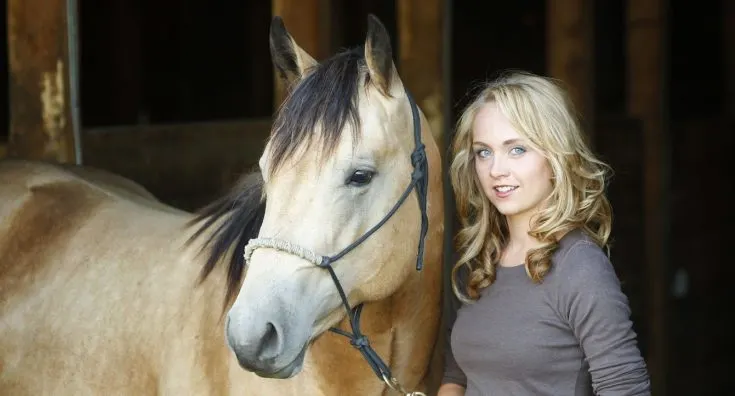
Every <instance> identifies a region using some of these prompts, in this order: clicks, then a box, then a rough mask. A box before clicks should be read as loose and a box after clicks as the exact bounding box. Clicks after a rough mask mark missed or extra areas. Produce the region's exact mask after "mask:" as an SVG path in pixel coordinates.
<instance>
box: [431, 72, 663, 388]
mask: <svg viewBox="0 0 735 396" xmlns="http://www.w3.org/2000/svg"><path fill="white" fill-rule="evenodd" d="M573 114H574V113H573V109H572V105H571V103H570V102H569V99H568V97H567V95H566V93H565V92H564V91H563V90H562V89H561V88H560V87H558V86H557V85H555V84H554V83H553V82H552V81H551V80H550V79H547V78H543V77H539V76H536V75H533V74H530V73H512V74H508V75H506V76H503V77H502V78H499V79H497V80H496V81H493V82H491V83H490V84H488V85H487V87H486V88H485V89H484V90H483V91H482V92H480V94H479V95H478V96H477V98H476V99H475V100H474V102H472V103H471V104H470V105H469V106H468V107H467V109H466V110H465V111H464V113H463V114H462V116H461V118H460V120H459V123H458V130H457V133H456V137H455V140H454V143H453V155H454V158H453V161H452V165H451V169H450V175H451V180H452V185H453V188H454V192H455V196H456V202H457V211H458V215H459V218H460V220H461V224H462V228H461V230H460V232H459V233H458V235H457V244H458V253H459V260H458V262H457V264H456V265H455V267H454V270H453V271H452V286H453V291H454V294H455V296H457V298H458V299H459V300H460V301H461V303H462V305H461V307H460V308H459V309H458V311H457V315H456V320H455V321H454V324H453V326H452V327H451V335H450V336H449V344H448V348H447V356H446V368H445V374H444V378H443V381H442V386H441V388H440V390H439V395H440V396H450V395H466V396H475V395H493V396H495V395H593V394H597V395H649V394H650V389H649V388H650V380H649V377H648V372H647V369H646V365H645V362H644V360H643V358H642V357H641V353H640V351H639V350H638V347H637V342H636V335H635V333H634V331H633V329H632V323H631V321H630V308H629V306H628V301H627V299H626V297H625V295H624V294H623V293H622V292H621V289H620V284H619V281H618V278H617V277H616V274H615V272H614V270H613V267H612V265H611V263H610V261H609V260H608V257H607V255H606V254H605V250H603V248H606V246H607V240H608V236H609V234H610V228H611V223H612V220H611V208H610V204H609V202H608V200H607V199H606V198H605V196H604V191H603V190H604V187H605V175H606V171H607V169H608V168H607V166H606V165H605V164H604V163H602V162H601V161H599V160H598V159H596V158H595V156H594V155H593V154H592V152H591V151H590V149H589V148H588V147H587V145H586V143H585V141H584V139H583V137H582V133H581V131H580V126H579V124H578V122H577V120H576V119H575V117H574V116H573ZM460 273H465V276H463V277H461V279H464V280H465V281H464V282H461V283H460V282H458V281H457V280H458V278H460V277H459V275H460Z"/></svg>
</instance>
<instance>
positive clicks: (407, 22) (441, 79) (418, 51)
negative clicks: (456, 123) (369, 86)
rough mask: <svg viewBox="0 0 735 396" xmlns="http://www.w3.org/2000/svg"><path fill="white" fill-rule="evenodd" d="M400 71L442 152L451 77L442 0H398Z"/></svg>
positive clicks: (445, 139)
mask: <svg viewBox="0 0 735 396" xmlns="http://www.w3.org/2000/svg"><path fill="white" fill-rule="evenodd" d="M397 8H398V9H397V14H398V15H397V18H396V19H397V20H398V26H397V30H398V49H397V50H398V51H397V52H398V54H397V55H398V70H399V72H400V73H401V79H402V80H403V83H404V84H405V85H406V87H407V88H408V89H409V91H410V92H411V94H412V95H413V97H414V99H415V100H416V103H417V104H418V105H419V107H421V110H423V112H424V115H425V116H426V119H427V120H428V122H429V125H431V131H432V133H433V135H434V139H435V140H436V142H437V144H438V145H439V148H440V150H441V152H444V151H445V150H444V148H445V147H446V145H447V138H446V136H445V135H446V129H447V128H446V126H445V114H444V111H445V106H444V102H445V100H446V99H445V96H446V95H447V91H448V84H449V82H448V78H447V77H446V73H444V63H445V62H444V57H445V54H446V53H447V51H448V48H446V47H447V45H446V44H444V43H445V40H444V39H445V37H444V29H445V26H446V25H447V23H448V21H447V18H446V16H445V15H446V14H445V12H444V11H445V9H444V8H445V5H444V1H442V0H399V1H398V2H397Z"/></svg>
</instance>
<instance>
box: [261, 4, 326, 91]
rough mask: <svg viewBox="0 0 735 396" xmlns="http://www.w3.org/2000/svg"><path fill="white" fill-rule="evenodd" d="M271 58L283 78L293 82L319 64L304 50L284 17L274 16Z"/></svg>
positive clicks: (271, 34)
mask: <svg viewBox="0 0 735 396" xmlns="http://www.w3.org/2000/svg"><path fill="white" fill-rule="evenodd" d="M270 51H271V59H272V60H273V64H274V65H275V67H276V69H278V73H279V74H280V75H281V78H283V79H284V80H286V81H287V82H288V83H289V84H292V83H294V82H296V81H298V80H300V79H301V78H303V77H304V75H305V74H306V73H308V71H309V69H311V68H312V67H315V66H317V64H318V63H317V61H315V60H314V58H312V57H311V55H309V54H308V53H307V52H306V51H304V50H303V49H302V48H301V47H299V45H298V44H296V40H294V38H293V37H292V36H291V34H290V33H288V30H286V25H284V23H283V19H282V18H281V17H279V16H276V17H273V20H272V21H271V29H270Z"/></svg>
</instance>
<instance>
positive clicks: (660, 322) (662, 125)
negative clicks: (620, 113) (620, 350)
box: [626, 0, 670, 395]
mask: <svg viewBox="0 0 735 396" xmlns="http://www.w3.org/2000/svg"><path fill="white" fill-rule="evenodd" d="M666 3H667V2H666V1H665V0H650V1H629V2H627V7H628V8H627V16H626V20H627V48H628V53H627V57H626V58H627V60H628V65H627V69H628V70H627V74H628V81H627V85H628V86H627V91H628V113H629V115H630V116H632V117H636V118H638V119H639V120H641V123H642V126H643V146H644V154H643V158H644V165H643V169H641V171H642V172H643V173H644V174H643V177H644V183H643V184H644V213H645V218H644V232H645V246H646V251H645V254H646V260H645V263H646V272H647V278H648V285H649V296H648V304H647V315H646V317H647V319H648V323H647V325H646V328H647V329H648V334H647V335H646V340H647V342H646V345H647V349H648V353H647V356H646V357H647V361H648V366H649V369H650V372H651V378H652V383H653V389H654V392H655V393H656V394H658V395H665V394H667V393H668V392H667V388H666V383H667V378H666V374H667V362H668V353H667V349H668V348H669V346H668V338H669V337H668V325H667V323H668V302H667V300H668V289H667V285H668V279H669V276H668V269H667V266H666V261H667V260H666V253H665V252H666V239H667V238H666V231H665V230H666V229H667V225H666V221H667V216H668V202H667V200H666V198H667V196H669V191H670V189H669V187H668V186H669V183H668V180H667V178H668V172H669V169H670V166H669V165H668V156H669V151H670V149H669V143H668V136H667V132H666V130H667V128H668V127H667V125H666V120H667V112H666V105H667V103H666V99H665V98H666V97H667V93H666V91H667V82H666V79H667V70H666V64H667V63H666V59H667V38H666V37H667V29H668V28H667V18H666V15H667V9H666V7H667V5H666Z"/></svg>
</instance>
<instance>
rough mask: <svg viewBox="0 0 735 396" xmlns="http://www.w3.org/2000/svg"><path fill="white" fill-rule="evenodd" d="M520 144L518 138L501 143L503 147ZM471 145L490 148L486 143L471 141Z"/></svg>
mask: <svg viewBox="0 0 735 396" xmlns="http://www.w3.org/2000/svg"><path fill="white" fill-rule="evenodd" d="M520 142H521V139H518V138H514V139H508V140H506V141H504V142H503V146H510V145H511V144H516V143H520ZM472 144H473V145H476V144H477V145H481V146H485V147H490V145H488V144H487V143H484V142H481V141H479V140H476V141H473V142H472Z"/></svg>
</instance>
